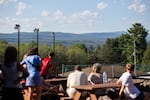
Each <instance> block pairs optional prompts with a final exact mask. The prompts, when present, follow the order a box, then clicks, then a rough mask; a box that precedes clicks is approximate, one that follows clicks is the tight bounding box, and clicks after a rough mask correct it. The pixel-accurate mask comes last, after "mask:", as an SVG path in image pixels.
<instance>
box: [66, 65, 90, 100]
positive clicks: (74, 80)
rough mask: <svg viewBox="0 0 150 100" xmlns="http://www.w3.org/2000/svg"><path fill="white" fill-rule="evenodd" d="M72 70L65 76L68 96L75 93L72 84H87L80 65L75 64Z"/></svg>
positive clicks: (71, 96)
mask: <svg viewBox="0 0 150 100" xmlns="http://www.w3.org/2000/svg"><path fill="white" fill-rule="evenodd" d="M74 70H75V71H74V72H72V73H70V74H69V76H68V78H67V87H68V88H67V91H66V92H67V94H68V96H69V97H70V98H73V96H74V95H75V92H76V89H75V88H72V86H79V85H85V84H87V76H86V74H85V73H84V72H82V71H81V67H80V65H76V66H75V68H74Z"/></svg>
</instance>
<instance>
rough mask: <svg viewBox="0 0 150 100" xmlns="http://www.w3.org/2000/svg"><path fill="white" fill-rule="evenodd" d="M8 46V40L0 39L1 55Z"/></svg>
mask: <svg viewBox="0 0 150 100" xmlns="http://www.w3.org/2000/svg"><path fill="white" fill-rule="evenodd" d="M7 46H8V42H7V41H5V40H2V41H0V55H1V56H3V54H4V52H5V49H6V47H7Z"/></svg>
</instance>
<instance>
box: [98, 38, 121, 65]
mask: <svg viewBox="0 0 150 100" xmlns="http://www.w3.org/2000/svg"><path fill="white" fill-rule="evenodd" d="M118 45H119V43H118V40H117V39H107V40H106V43H105V44H104V45H103V46H102V47H101V48H100V49H99V51H97V57H98V59H99V61H101V62H102V63H105V64H115V63H120V60H121V59H120V55H121V51H120V49H119V48H118Z"/></svg>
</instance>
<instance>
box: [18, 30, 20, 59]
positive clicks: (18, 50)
mask: <svg viewBox="0 0 150 100" xmlns="http://www.w3.org/2000/svg"><path fill="white" fill-rule="evenodd" d="M18 61H20V29H18Z"/></svg>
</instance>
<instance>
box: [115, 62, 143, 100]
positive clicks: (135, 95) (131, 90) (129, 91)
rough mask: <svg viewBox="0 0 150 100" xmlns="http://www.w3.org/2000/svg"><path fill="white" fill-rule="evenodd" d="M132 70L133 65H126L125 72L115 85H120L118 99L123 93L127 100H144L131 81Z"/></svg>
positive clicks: (141, 93)
mask: <svg viewBox="0 0 150 100" xmlns="http://www.w3.org/2000/svg"><path fill="white" fill-rule="evenodd" d="M134 68H135V66H134V64H126V72H124V73H123V74H122V75H121V77H120V78H119V80H118V81H117V84H120V85H121V88H120V92H119V99H120V98H121V96H122V95H123V92H124V95H125V97H126V98H127V99H128V100H130V99H131V100H133V99H134V100H144V93H143V92H142V91H139V89H138V88H137V87H136V86H135V85H134V84H133V81H132V73H133V72H134Z"/></svg>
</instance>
